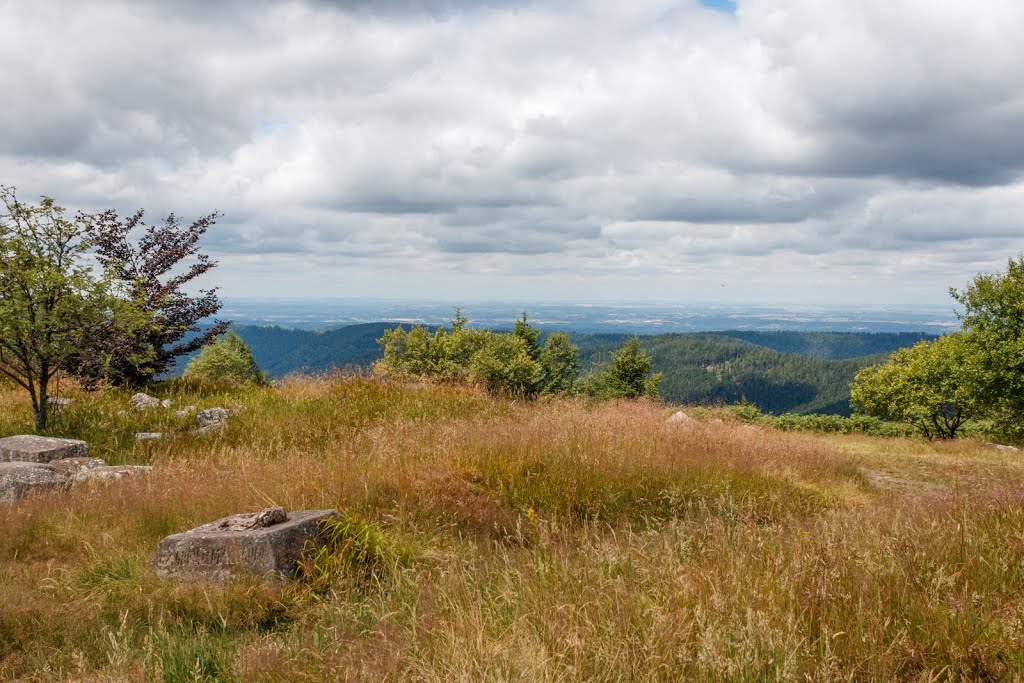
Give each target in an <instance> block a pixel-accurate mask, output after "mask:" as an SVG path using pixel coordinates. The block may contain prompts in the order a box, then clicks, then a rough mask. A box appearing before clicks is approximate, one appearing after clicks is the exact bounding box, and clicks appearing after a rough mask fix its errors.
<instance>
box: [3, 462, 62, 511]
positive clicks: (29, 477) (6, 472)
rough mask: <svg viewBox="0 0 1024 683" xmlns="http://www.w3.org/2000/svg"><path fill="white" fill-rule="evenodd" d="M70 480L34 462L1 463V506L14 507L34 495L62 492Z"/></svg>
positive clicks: (51, 468)
mask: <svg viewBox="0 0 1024 683" xmlns="http://www.w3.org/2000/svg"><path fill="white" fill-rule="evenodd" d="M67 484H68V478H67V477H66V476H64V475H63V474H58V473H57V472H55V471H54V469H53V467H51V466H49V465H44V464H40V463H34V462H0V504H6V505H13V504H14V503H15V502H17V501H18V499H19V498H24V497H25V496H27V495H30V494H32V493H42V492H46V491H54V490H60V489H63V488H64V487H66V486H67Z"/></svg>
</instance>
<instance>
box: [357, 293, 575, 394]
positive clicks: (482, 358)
mask: <svg viewBox="0 0 1024 683" xmlns="http://www.w3.org/2000/svg"><path fill="white" fill-rule="evenodd" d="M468 322H469V320H468V319H467V318H466V317H465V316H463V315H462V311H461V309H456V313H455V319H454V320H453V321H452V327H451V329H450V330H446V329H444V328H440V329H437V330H435V331H434V332H433V333H431V332H430V331H429V330H427V329H426V328H424V327H421V326H418V325H417V326H415V327H413V328H411V329H408V330H406V329H405V328H402V327H396V328H394V329H391V330H387V331H385V332H384V335H383V336H382V337H381V338H380V340H379V343H380V344H381V346H383V347H384V356H383V358H382V359H381V360H380V361H378V362H377V364H376V365H375V367H376V369H377V371H378V372H381V373H382V374H385V375H393V376H398V377H411V378H420V379H432V380H439V381H442V382H452V383H460V382H471V383H478V384H480V385H482V386H484V387H486V388H487V391H488V392H490V393H491V394H493V395H502V396H521V397H525V398H532V397H535V396H537V395H539V394H542V393H543V394H557V393H565V392H568V391H569V390H570V389H571V387H572V383H573V381H574V380H575V377H576V370H577V368H578V362H577V360H576V350H575V347H573V346H572V344H571V343H570V342H569V338H568V335H565V334H564V333H563V334H560V335H559V334H553V335H551V336H550V337H549V338H548V339H547V340H546V342H545V345H544V346H543V347H541V346H540V344H539V341H540V330H538V329H536V328H534V327H532V326H531V325H530V324H529V322H528V319H527V315H526V313H525V312H524V313H523V317H522V318H520V319H519V320H517V321H516V323H515V328H514V331H513V332H512V333H500V332H491V331H489V330H475V329H471V328H469V327H467V326H466V324H467V323H468Z"/></svg>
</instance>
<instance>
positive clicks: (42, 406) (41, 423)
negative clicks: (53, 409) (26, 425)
mask: <svg viewBox="0 0 1024 683" xmlns="http://www.w3.org/2000/svg"><path fill="white" fill-rule="evenodd" d="M49 385H50V378H49V377H47V376H46V373H45V372H44V373H43V375H42V377H40V378H39V403H38V405H37V406H36V431H37V432H41V431H43V430H44V429H46V423H47V422H48V421H49V417H50V396H49Z"/></svg>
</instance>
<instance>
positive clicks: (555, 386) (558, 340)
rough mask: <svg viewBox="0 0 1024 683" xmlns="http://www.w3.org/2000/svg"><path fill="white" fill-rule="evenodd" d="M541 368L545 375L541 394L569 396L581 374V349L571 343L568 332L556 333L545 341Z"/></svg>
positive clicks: (541, 353) (541, 354)
mask: <svg viewBox="0 0 1024 683" xmlns="http://www.w3.org/2000/svg"><path fill="white" fill-rule="evenodd" d="M540 366H541V372H542V373H543V379H542V380H541V393H542V394H545V395H554V394H567V393H570V392H571V391H572V387H573V383H575V381H576V376H577V375H578V374H579V369H580V361H579V349H577V348H576V346H575V345H574V344H573V343H572V342H571V341H569V335H568V333H566V332H554V333H552V334H550V335H548V338H547V339H545V340H544V348H543V349H542V350H541V352H540Z"/></svg>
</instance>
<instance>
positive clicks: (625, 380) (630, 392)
mask: <svg viewBox="0 0 1024 683" xmlns="http://www.w3.org/2000/svg"><path fill="white" fill-rule="evenodd" d="M651 370H652V362H651V357H650V356H649V355H647V352H646V351H644V350H643V349H641V348H640V341H639V340H638V339H637V338H636V337H633V338H632V339H630V340H629V341H628V342H626V343H625V344H623V345H622V347H621V348H620V349H619V350H618V351H616V352H615V353H614V354H613V355H612V362H611V364H610V365H609V366H608V367H607V368H606V369H605V370H604V371H603V372H600V373H598V374H595V375H591V376H590V377H589V378H588V379H587V380H585V381H584V382H583V385H582V387H581V391H582V393H584V394H587V395H589V396H593V397H595V398H602V399H610V398H641V397H644V396H646V397H650V398H658V384H659V382H661V373H660V372H659V373H656V374H652V373H651Z"/></svg>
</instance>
